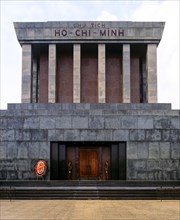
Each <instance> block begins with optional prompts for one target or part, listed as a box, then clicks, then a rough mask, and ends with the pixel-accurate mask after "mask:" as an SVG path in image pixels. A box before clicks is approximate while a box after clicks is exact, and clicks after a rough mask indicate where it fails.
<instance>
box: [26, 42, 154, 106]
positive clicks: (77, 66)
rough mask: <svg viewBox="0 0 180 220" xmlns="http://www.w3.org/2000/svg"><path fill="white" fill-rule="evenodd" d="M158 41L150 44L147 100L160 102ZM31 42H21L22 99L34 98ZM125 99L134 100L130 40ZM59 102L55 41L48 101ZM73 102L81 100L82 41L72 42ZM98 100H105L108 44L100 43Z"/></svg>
mask: <svg viewBox="0 0 180 220" xmlns="http://www.w3.org/2000/svg"><path fill="white" fill-rule="evenodd" d="M156 47H157V45H156V44H148V45H147V51H146V54H147V55H146V74H147V101H148V103H156V102H157V55H156ZM32 63H33V62H32V45H31V44H23V45H22V103H30V102H32V94H33V88H34V86H33V85H32V84H33V83H34V81H33V80H32V75H33V65H32ZM122 71H123V72H122V74H123V83H122V84H123V95H122V102H123V103H131V80H130V73H131V71H130V44H123V46H122ZM55 102H56V44H49V50H48V103H55ZM73 102H74V103H80V102H81V44H74V45H73ZM98 102H99V103H105V102H106V44H103V43H99V44H98Z"/></svg>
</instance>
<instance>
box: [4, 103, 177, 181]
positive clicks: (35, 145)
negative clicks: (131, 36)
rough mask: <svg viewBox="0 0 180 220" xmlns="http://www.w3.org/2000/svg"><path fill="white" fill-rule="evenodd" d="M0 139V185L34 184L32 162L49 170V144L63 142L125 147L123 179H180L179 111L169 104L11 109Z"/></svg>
mask: <svg viewBox="0 0 180 220" xmlns="http://www.w3.org/2000/svg"><path fill="white" fill-rule="evenodd" d="M0 137H1V143H0V179H1V180H33V179H34V180H35V179H36V176H35V173H34V162H35V161H37V160H38V159H44V160H46V161H47V164H48V167H50V144H51V143H52V142H64V141H68V142H116V141H117V142H126V147H127V149H126V163H127V170H126V172H127V177H126V179H127V180H179V179H180V170H179V166H180V145H179V143H180V111H179V110H171V105H170V104H10V105H8V110H1V111H0ZM45 179H46V180H49V179H50V171H49V170H48V172H47V175H46V177H45Z"/></svg>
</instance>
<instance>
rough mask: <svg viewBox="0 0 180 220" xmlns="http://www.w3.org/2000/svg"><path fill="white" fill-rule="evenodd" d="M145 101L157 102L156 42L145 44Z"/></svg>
mask: <svg viewBox="0 0 180 220" xmlns="http://www.w3.org/2000/svg"><path fill="white" fill-rule="evenodd" d="M146 63H147V101H148V103H157V53H156V44H148V45H147V59H146Z"/></svg>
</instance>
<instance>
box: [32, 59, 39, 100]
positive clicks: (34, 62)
mask: <svg viewBox="0 0 180 220" xmlns="http://www.w3.org/2000/svg"><path fill="white" fill-rule="evenodd" d="M37 102H38V73H37V58H33V60H32V103H37Z"/></svg>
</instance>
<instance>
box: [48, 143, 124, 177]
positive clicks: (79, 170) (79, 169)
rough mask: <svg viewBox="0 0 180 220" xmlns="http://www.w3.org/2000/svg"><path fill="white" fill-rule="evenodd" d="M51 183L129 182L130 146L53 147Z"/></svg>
mask: <svg viewBox="0 0 180 220" xmlns="http://www.w3.org/2000/svg"><path fill="white" fill-rule="evenodd" d="M50 179H51V180H66V179H68V180H93V179H94V180H125V179H126V143H124V142H120V143H116V142H115V143H111V142H110V143H101V142H97V143H91V142H88V143H84V142H73V143H71V142H63V143H62V142H60V143H58V142H54V143H51V158H50Z"/></svg>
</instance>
